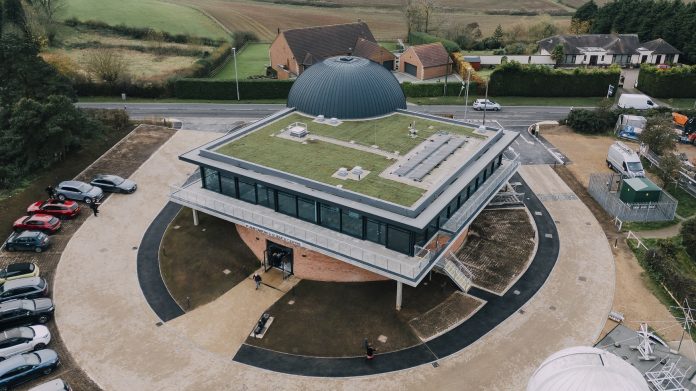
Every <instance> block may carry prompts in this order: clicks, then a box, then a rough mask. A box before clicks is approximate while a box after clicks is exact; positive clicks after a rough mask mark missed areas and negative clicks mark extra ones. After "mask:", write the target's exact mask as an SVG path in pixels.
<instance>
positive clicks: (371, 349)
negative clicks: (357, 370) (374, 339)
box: [365, 342, 377, 360]
mask: <svg viewBox="0 0 696 391" xmlns="http://www.w3.org/2000/svg"><path fill="white" fill-rule="evenodd" d="M375 350H377V349H375V348H374V347H373V346H372V344H370V343H369V342H368V343H367V348H365V353H366V358H367V359H368V360H372V359H373V358H375Z"/></svg>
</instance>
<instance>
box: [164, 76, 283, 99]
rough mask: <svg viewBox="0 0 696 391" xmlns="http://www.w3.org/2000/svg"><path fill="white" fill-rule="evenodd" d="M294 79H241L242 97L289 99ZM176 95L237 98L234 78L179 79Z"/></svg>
mask: <svg viewBox="0 0 696 391" xmlns="http://www.w3.org/2000/svg"><path fill="white" fill-rule="evenodd" d="M292 83H293V82H292V81H289V80H240V81H239V96H240V97H241V98H242V99H287V97H288V93H289V92H290V87H292ZM174 96H175V97H177V98H180V99H236V98H237V89H236V85H235V81H234V80H211V79H179V80H176V81H175V82H174Z"/></svg>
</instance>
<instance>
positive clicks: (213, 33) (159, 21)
mask: <svg viewBox="0 0 696 391" xmlns="http://www.w3.org/2000/svg"><path fill="white" fill-rule="evenodd" d="M61 17H62V18H63V19H67V18H72V17H75V18H77V19H79V20H82V21H86V20H96V21H101V22H105V23H108V24H110V25H117V24H125V25H127V26H132V27H150V28H152V29H155V30H160V31H166V32H168V33H171V34H188V35H193V36H197V37H208V38H227V37H229V35H228V34H227V33H226V32H225V30H223V29H222V28H221V27H220V26H218V25H217V24H216V23H215V22H214V21H213V20H212V19H210V18H208V17H207V16H205V15H203V14H202V13H200V12H199V11H197V10H194V9H193V8H188V7H185V6H181V5H176V4H171V3H165V2H161V1H156V0H119V1H113V0H66V7H65V9H63V10H62V11H61Z"/></svg>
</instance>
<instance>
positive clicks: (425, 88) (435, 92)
mask: <svg viewBox="0 0 696 391" xmlns="http://www.w3.org/2000/svg"><path fill="white" fill-rule="evenodd" d="M401 88H402V89H403V90H404V94H405V95H406V97H408V98H422V97H433V96H442V94H443V92H444V83H409V82H404V83H402V84H401ZM461 88H462V83H459V82H457V83H450V82H448V83H447V96H457V95H459V91H460V90H461ZM469 91H476V83H473V82H472V83H471V86H470V87H469Z"/></svg>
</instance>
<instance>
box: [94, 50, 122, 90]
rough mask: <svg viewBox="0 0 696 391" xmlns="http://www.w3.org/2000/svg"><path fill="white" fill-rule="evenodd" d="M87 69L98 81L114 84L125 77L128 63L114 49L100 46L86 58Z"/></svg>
mask: <svg viewBox="0 0 696 391" xmlns="http://www.w3.org/2000/svg"><path fill="white" fill-rule="evenodd" d="M86 68H87V70H88V71H89V72H90V73H91V74H92V75H93V76H94V77H96V78H98V79H99V80H100V81H103V82H106V83H109V84H114V83H116V82H117V81H119V80H121V79H123V78H124V77H126V75H127V72H128V64H127V63H126V61H125V60H124V59H123V57H122V56H121V55H120V54H118V52H116V51H115V50H111V49H106V48H100V49H96V50H94V51H93V52H92V53H90V55H89V56H88V58H87V62H86Z"/></svg>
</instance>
